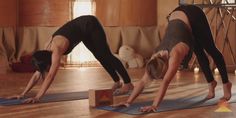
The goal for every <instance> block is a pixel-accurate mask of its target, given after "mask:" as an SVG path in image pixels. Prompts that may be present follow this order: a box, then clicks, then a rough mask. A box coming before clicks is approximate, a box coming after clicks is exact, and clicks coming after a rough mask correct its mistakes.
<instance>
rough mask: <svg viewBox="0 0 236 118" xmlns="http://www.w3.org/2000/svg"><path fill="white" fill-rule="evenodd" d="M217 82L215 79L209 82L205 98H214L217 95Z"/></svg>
mask: <svg viewBox="0 0 236 118" xmlns="http://www.w3.org/2000/svg"><path fill="white" fill-rule="evenodd" d="M216 85H217V82H216V81H215V80H213V81H212V82H211V83H209V85H208V86H209V92H208V95H207V96H206V98H205V99H207V100H208V99H212V98H214V97H215V88H216Z"/></svg>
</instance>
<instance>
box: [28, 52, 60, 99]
mask: <svg viewBox="0 0 236 118" xmlns="http://www.w3.org/2000/svg"><path fill="white" fill-rule="evenodd" d="M61 56H62V54H61V53H60V51H59V50H57V49H54V50H53V52H52V64H51V67H50V69H49V72H48V74H47V76H46V78H45V79H44V81H43V84H42V86H41V88H40V90H39V92H38V93H37V95H36V96H35V97H33V98H28V99H26V100H25V101H24V102H25V103H35V102H37V101H39V99H40V98H41V97H42V96H43V95H44V94H45V92H46V91H47V89H48V88H49V86H50V85H51V83H52V81H53V80H54V77H55V75H56V73H57V70H58V68H59V66H60V58H61Z"/></svg>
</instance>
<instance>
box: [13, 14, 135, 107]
mask: <svg viewBox="0 0 236 118" xmlns="http://www.w3.org/2000/svg"><path fill="white" fill-rule="evenodd" d="M81 41H82V42H83V43H84V45H85V46H86V47H87V48H88V49H89V50H90V51H91V52H92V54H93V55H94V56H95V58H96V59H97V60H98V61H99V62H100V63H101V65H102V66H103V67H104V68H105V70H106V71H107V72H108V73H109V75H110V76H111V77H112V79H113V81H114V85H113V86H112V89H113V90H114V91H115V90H119V91H118V93H117V92H116V91H115V93H116V94H125V93H127V92H129V91H130V90H132V89H133V84H132V83H131V80H130V77H129V75H128V73H127V71H126V70H125V68H124V66H123V65H122V63H121V62H120V60H118V59H117V58H116V57H115V56H113V54H112V52H111V51H110V49H109V46H108V44H107V40H106V36H105V32H104V30H103V28H102V26H101V24H100V23H99V21H98V19H97V18H96V17H94V16H89V15H88V16H81V17H78V18H76V19H74V20H71V21H70V22H68V23H66V24H65V25H63V26H62V27H61V28H59V29H58V30H57V31H56V32H55V33H54V34H53V36H52V40H51V42H50V44H49V45H50V46H48V48H47V49H48V50H43V51H36V52H35V53H34V55H33V64H34V65H35V67H36V68H37V71H36V72H35V73H34V75H33V76H32V78H31V80H30V81H29V83H28V85H27V87H26V88H25V90H24V91H23V92H22V94H20V95H17V96H13V97H9V98H10V99H13V98H18V99H19V98H22V97H24V96H25V94H26V93H28V92H29V91H30V89H31V88H32V87H33V86H34V85H35V84H36V83H37V81H38V80H39V79H40V78H43V84H42V86H41V88H40V90H39V92H38V93H37V95H36V96H35V97H32V98H28V99H26V100H25V102H27V103H34V102H38V101H39V100H40V98H41V97H42V96H43V95H44V94H45V92H46V91H47V89H48V88H49V86H50V85H51V83H52V81H53V80H54V77H55V75H56V73H57V70H58V68H59V65H60V59H61V57H62V56H63V55H66V54H68V53H70V52H71V51H72V49H73V48H74V47H75V46H76V45H78V44H79V43H80V42H81ZM47 68H49V72H48V74H47V75H46V76H45V72H46V70H47ZM118 74H120V75H121V77H122V79H123V81H124V85H123V86H122V83H121V82H120V78H119V76H118Z"/></svg>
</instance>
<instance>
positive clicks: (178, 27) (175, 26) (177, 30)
mask: <svg viewBox="0 0 236 118" xmlns="http://www.w3.org/2000/svg"><path fill="white" fill-rule="evenodd" d="M192 38H193V36H192V33H191V32H190V30H189V28H188V26H187V25H186V24H185V23H184V22H183V21H181V20H179V19H175V20H171V21H169V23H168V26H167V29H166V32H165V35H164V38H163V40H162V41H161V43H160V45H159V46H158V47H157V48H156V50H155V51H156V52H158V51H160V50H167V51H168V52H170V51H171V50H172V48H173V47H174V46H175V45H176V44H178V43H180V42H183V43H185V44H187V45H188V46H189V48H191V47H193V46H192V40H193V39H192Z"/></svg>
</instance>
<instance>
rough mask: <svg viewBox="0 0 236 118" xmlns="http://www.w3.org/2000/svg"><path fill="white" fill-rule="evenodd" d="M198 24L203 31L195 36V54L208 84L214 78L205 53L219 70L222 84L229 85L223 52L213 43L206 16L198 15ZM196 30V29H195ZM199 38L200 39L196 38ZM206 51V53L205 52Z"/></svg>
mask: <svg viewBox="0 0 236 118" xmlns="http://www.w3.org/2000/svg"><path fill="white" fill-rule="evenodd" d="M198 15H199V16H200V17H198V22H199V23H201V27H202V28H201V29H202V30H201V31H197V34H194V36H195V41H194V53H195V54H196V57H197V59H198V63H199V65H200V66H201V69H202V71H203V73H204V74H205V77H206V80H207V82H212V81H213V80H214V77H213V75H212V72H211V69H210V66H209V60H208V58H207V55H206V53H205V51H206V52H207V53H208V54H209V55H210V56H211V57H212V59H213V60H214V62H215V64H216V67H217V68H218V70H219V72H220V75H221V78H222V82H223V83H227V82H228V81H229V80H228V75H227V70H226V67H225V61H224V58H223V56H222V54H221V52H220V51H219V50H218V49H217V48H216V46H215V43H214V41H213V37H212V34H211V30H210V26H209V24H208V21H207V19H206V16H205V14H204V13H203V12H201V13H199V14H198ZM193 30H194V29H193ZM196 36H199V37H196ZM204 50H205V51H204Z"/></svg>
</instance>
